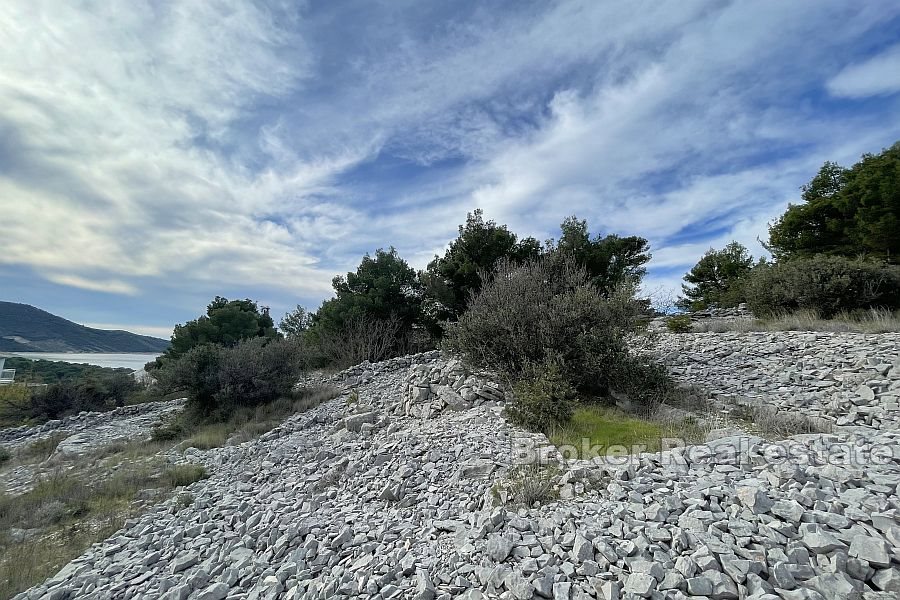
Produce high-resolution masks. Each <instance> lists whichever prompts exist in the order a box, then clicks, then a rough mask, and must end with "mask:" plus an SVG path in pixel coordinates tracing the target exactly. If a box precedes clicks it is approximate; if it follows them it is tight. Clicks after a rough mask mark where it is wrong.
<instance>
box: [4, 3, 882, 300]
mask: <svg viewBox="0 0 900 600" xmlns="http://www.w3.org/2000/svg"><path fill="white" fill-rule="evenodd" d="M290 4H291V3H284V5H283V6H289V5H290ZM272 6H279V5H277V4H271V5H269V6H268V7H263V6H262V5H260V4H257V3H249V2H242V1H240V0H220V1H218V2H206V1H203V0H193V1H186V2H179V3H176V4H174V5H160V4H158V3H155V2H150V1H149V0H147V1H144V2H125V1H124V0H120V2H118V3H97V4H94V3H90V2H88V3H86V4H75V3H65V4H60V3H55V2H50V1H49V0H48V1H45V2H38V1H31V0H20V1H8V2H3V3H0V42H2V43H3V46H4V49H5V51H4V53H3V54H2V55H0V103H2V105H3V107H4V110H3V113H2V114H0V203H2V204H3V206H2V217H3V219H4V232H5V234H4V236H3V237H0V263H3V262H5V263H7V264H12V265H28V266H30V267H32V268H33V269H34V270H35V271H37V272H39V273H43V274H44V275H45V277H47V278H48V279H51V280H53V281H60V277H61V275H60V274H63V275H62V276H63V277H65V278H66V279H65V280H64V281H65V282H66V285H73V286H75V287H80V288H88V289H94V290H104V291H108V292H112V293H135V292H138V293H147V292H148V291H156V292H157V293H159V294H168V293H169V292H170V291H175V290H182V289H189V290H190V291H191V294H193V295H194V296H202V295H203V294H206V293H207V292H208V291H209V290H212V291H214V292H215V291H218V290H219V289H220V288H221V287H222V286H228V287H229V289H239V290H254V293H255V290H259V291H260V294H262V295H266V296H267V297H268V299H269V301H270V303H271V305H272V306H291V305H293V304H294V303H295V301H294V298H296V297H303V298H310V299H316V298H318V299H321V298H322V297H324V296H327V295H328V294H329V292H330V280H331V277H332V276H333V275H334V274H336V273H338V272H342V271H345V270H347V269H352V268H355V266H356V264H357V263H358V260H359V256H360V254H361V253H362V252H363V251H367V250H368V251H371V250H374V249H375V248H377V247H386V246H388V245H390V244H394V245H396V246H397V247H398V249H399V250H400V252H401V255H403V256H404V257H406V258H407V259H408V260H409V261H410V262H411V263H412V264H413V265H415V266H417V267H423V266H424V265H425V264H426V263H427V262H428V260H430V258H431V256H432V254H433V253H434V252H436V251H439V250H440V249H441V248H442V247H443V246H444V244H445V243H446V242H447V240H448V239H449V238H451V237H452V236H453V235H454V233H455V231H456V226H457V224H458V223H460V222H461V221H462V220H463V219H464V217H465V213H466V212H467V211H469V210H472V209H473V208H476V207H482V208H484V209H485V210H486V215H487V217H488V218H495V219H497V220H498V221H500V222H505V223H508V224H509V225H510V226H511V228H512V229H513V230H514V231H517V232H519V233H521V234H523V235H535V236H537V237H539V238H541V239H543V238H545V237H547V236H550V235H555V234H556V233H557V231H556V228H557V225H558V223H559V222H560V221H561V220H562V219H563V218H564V217H565V216H567V215H570V214H573V213H576V214H578V215H579V216H580V217H583V218H587V219H588V220H589V222H590V224H591V226H592V228H593V229H594V230H598V229H599V230H602V231H603V232H610V231H614V232H621V233H628V234H631V233H634V234H640V235H644V236H646V237H648V238H649V239H650V241H651V243H652V245H653V248H654V254H655V259H654V266H655V268H659V269H678V268H683V267H685V266H688V267H689V266H690V265H691V264H693V262H695V261H696V260H697V258H699V255H700V254H702V252H703V251H705V249H706V248H708V247H709V246H710V245H713V246H716V247H720V246H722V245H724V243H727V241H730V240H731V239H737V240H739V241H742V242H743V243H745V244H747V245H748V247H750V248H751V250H752V251H753V252H754V253H755V254H758V253H759V252H760V251H761V249H760V248H759V247H758V245H756V244H755V237H756V236H757V235H765V227H764V226H765V223H766V222H767V221H768V220H770V219H772V218H773V217H775V216H776V215H777V214H779V213H780V212H781V211H782V210H783V209H784V206H785V205H786V203H787V202H788V201H790V200H792V199H795V197H796V195H797V188H798V187H799V185H801V184H802V183H803V182H805V181H807V180H808V179H809V178H810V176H811V175H812V174H813V173H814V172H815V170H816V169H817V168H818V166H819V165H821V163H822V162H823V161H824V160H826V159H835V160H847V158H848V157H849V158H850V159H851V160H852V159H854V158H855V157H857V156H858V155H859V154H860V153H862V152H864V151H871V150H877V149H878V148H879V147H881V146H882V145H885V144H886V143H890V142H892V141H893V140H894V139H896V136H898V135H900V123H883V122H882V120H880V119H876V118H871V119H867V118H866V117H865V116H864V115H850V116H847V115H841V116H838V117H832V116H831V115H827V114H823V113H819V112H817V111H816V110H815V109H814V108H810V107H809V106H808V105H807V104H805V103H804V102H798V101H797V98H798V97H802V96H803V94H806V93H808V92H809V90H815V89H821V87H822V85H823V82H824V81H826V80H827V79H828V77H830V76H831V75H832V74H833V71H832V70H830V69H831V67H830V64H831V63H830V62H829V61H830V59H829V57H830V56H833V55H834V54H835V53H838V52H842V53H844V54H846V55H848V56H852V55H853V53H852V52H848V49H852V47H853V45H854V44H856V43H858V41H859V40H860V39H861V38H862V36H865V35H868V34H869V32H870V31H871V30H872V29H873V28H877V27H879V26H881V24H882V23H884V22H886V19H889V18H891V17H892V16H893V15H896V14H897V12H898V10H900V8H893V7H888V6H880V7H875V6H861V7H858V6H850V5H847V4H846V3H842V2H815V3H813V2H802V1H798V2H789V3H785V2H779V1H774V0H773V1H770V2H762V3H753V4H748V3H739V2H734V3H726V4H717V5H710V4H708V3H705V2H700V1H688V2H681V3H677V4H675V3H658V2H644V3H597V2H590V1H584V2H581V1H571V2H562V3H555V4H553V5H549V4H547V5H542V7H541V8H539V9H537V10H528V11H513V12H510V13H506V14H504V13H499V12H498V13H494V12H492V11H493V8H490V7H482V8H479V9H478V10H475V11H474V13H473V14H472V15H471V16H469V17H463V16H461V13H460V14H457V11H452V14H448V13H445V12H441V11H442V10H444V9H443V7H442V5H440V3H438V4H436V5H423V4H420V3H412V4H411V5H410V6H408V7H407V8H408V9H409V10H404V11H396V10H389V11H383V10H380V9H378V8H372V9H371V10H370V11H366V15H365V18H366V26H365V27H362V25H361V23H360V21H359V20H360V18H361V17H360V15H359V14H358V13H359V11H358V7H356V6H352V5H343V4H340V3H326V4H324V5H320V6H317V7H315V8H316V10H315V11H307V9H308V8H309V7H307V6H306V5H303V9H302V10H304V11H307V12H308V13H309V14H299V13H291V12H288V13H285V12H284V11H283V10H280V9H279V10H278V11H276V10H274V9H271V7H272ZM310 6H312V5H310ZM423 11H424V12H425V13H428V14H431V13H432V12H438V13H440V16H439V18H437V19H435V21H434V22H432V21H425V22H420V21H417V20H416V19H417V18H419V17H414V16H410V15H420V13H421V12H423ZM833 24H840V27H830V26H831V25H833ZM342 27H349V28H350V29H342ZM821 30H829V31H831V32H832V34H831V35H830V36H829V37H828V39H827V40H824V41H822V42H821V43H816V44H811V43H809V42H808V40H809V39H810V36H811V35H812V34H813V33H815V32H818V31H821ZM866 64H868V63H865V64H860V65H856V66H854V67H848V69H847V70H846V71H845V73H850V75H846V76H845V75H844V73H842V74H841V75H839V76H838V77H836V78H835V79H833V80H832V82H831V84H830V87H829V89H832V88H833V87H834V85H837V84H835V83H834V82H835V81H838V83H839V84H840V80H841V77H842V76H843V77H844V79H846V81H845V82H844V83H843V84H841V85H844V88H842V89H845V90H847V89H856V90H859V89H863V88H864V87H865V86H863V85H862V84H860V82H864V81H866V79H865V78H864V77H862V76H861V75H855V76H853V77H851V75H852V74H853V72H854V71H853V69H857V70H858V71H859V72H860V73H863V74H865V73H867V72H868V71H867V70H866V69H867V68H868V67H866ZM847 82H850V83H847ZM850 84H852V85H850ZM854 86H856V87H854ZM838 88H840V85H838ZM832 91H833V90H832ZM381 158H387V160H386V161H384V163H382V162H380V161H379V159H381ZM450 160H453V161H456V162H455V163H454V164H452V165H450V166H446V165H445V164H444V162H442V161H445V162H450ZM395 162H400V163H403V164H404V165H406V164H407V163H408V162H411V163H415V164H418V165H431V166H432V167H433V170H431V171H428V173H427V174H422V172H420V171H416V170H410V171H404V170H403V169H398V170H397V172H396V173H394V172H393V171H391V169H393V168H395V164H394V163H395ZM381 167H384V169H385V171H387V172H388V173H389V174H388V175H382V171H380V170H379V168H381ZM373 173H374V175H373ZM410 173H411V174H410ZM654 277H655V276H654ZM667 277H668V276H667ZM52 278H55V279H52ZM651 281H652V278H651ZM669 283H671V282H669ZM90 286H93V287H90ZM198 290H200V291H198ZM240 293H247V294H250V293H251V292H250V291H247V292H243V291H242V292H240ZM195 300H196V297H192V301H195Z"/></svg>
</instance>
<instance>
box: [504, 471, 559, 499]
mask: <svg viewBox="0 0 900 600" xmlns="http://www.w3.org/2000/svg"><path fill="white" fill-rule="evenodd" d="M559 474H560V470H559V468H558V467H557V466H556V465H539V464H528V465H517V466H515V467H513V468H512V469H510V471H509V473H508V475H507V478H506V480H504V481H500V482H498V483H496V484H494V486H493V487H491V494H492V495H493V496H494V498H495V499H496V500H498V501H499V502H500V503H501V504H515V505H519V506H528V507H531V506H535V505H540V504H546V503H547V502H552V501H553V500H556V499H557V498H559V491H558V490H557V488H556V481H557V478H558V477H559Z"/></svg>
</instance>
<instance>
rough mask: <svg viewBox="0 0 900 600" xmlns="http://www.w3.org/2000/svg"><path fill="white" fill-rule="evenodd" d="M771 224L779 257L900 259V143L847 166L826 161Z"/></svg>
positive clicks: (772, 243) (773, 247) (772, 246)
mask: <svg viewBox="0 0 900 600" xmlns="http://www.w3.org/2000/svg"><path fill="white" fill-rule="evenodd" d="M802 192H803V193H802V199H803V202H802V203H801V204H796V205H795V204H792V205H790V206H788V209H787V211H786V212H785V213H784V214H783V215H782V216H781V217H780V218H779V219H778V220H777V221H775V222H774V223H772V224H770V226H769V242H768V245H767V248H768V249H769V251H771V252H772V255H773V256H774V257H775V258H776V260H784V259H792V258H800V257H811V256H814V255H816V254H827V255H831V256H845V257H849V258H853V257H857V256H867V257H870V258H876V259H880V260H885V261H888V262H891V263H894V264H896V263H898V262H900V258H898V257H900V142H898V143H896V144H894V145H893V146H891V147H890V148H888V149H886V150H883V151H882V152H881V153H880V154H865V155H863V156H862V159H861V160H860V161H859V162H858V163H856V164H855V165H853V167H851V168H849V169H846V168H844V167H841V166H840V165H838V164H836V163H833V162H826V163H825V164H824V165H823V166H822V168H821V169H819V172H818V174H816V176H815V177H813V179H812V180H811V181H810V182H809V183H808V184H807V185H805V186H803V188H802Z"/></svg>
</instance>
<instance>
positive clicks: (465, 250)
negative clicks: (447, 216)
mask: <svg viewBox="0 0 900 600" xmlns="http://www.w3.org/2000/svg"><path fill="white" fill-rule="evenodd" d="M540 253H541V244H540V242H538V241H537V240H536V239H534V238H531V237H528V238H523V239H522V240H519V239H518V237H517V236H516V234H515V233H513V232H511V231H509V229H507V227H506V225H497V223H495V222H494V221H485V220H484V212H483V211H482V210H481V209H476V210H475V211H474V212H472V213H469V214H468V215H467V216H466V223H465V225H460V226H459V236H458V237H457V238H456V239H455V240H453V242H451V243H450V247H449V248H448V249H447V251H446V252H445V253H444V256H442V257H438V256H435V257H434V260H432V261H431V263H429V264H428V268H427V270H426V272H425V273H423V275H422V280H423V282H424V284H425V288H426V290H427V295H428V298H429V300H430V303H431V308H432V311H431V312H432V313H434V315H433V316H434V319H436V320H443V319H447V318H456V317H458V316H459V315H460V314H462V313H463V311H465V309H466V303H467V302H468V301H469V298H470V296H471V295H472V294H474V293H476V292H478V290H480V289H481V284H482V281H481V275H480V273H481V272H484V271H491V270H493V269H494V267H495V266H496V264H497V262H498V261H499V260H500V259H501V258H509V259H510V260H512V261H514V262H523V261H525V260H527V259H530V258H535V257H537V256H538V255H540Z"/></svg>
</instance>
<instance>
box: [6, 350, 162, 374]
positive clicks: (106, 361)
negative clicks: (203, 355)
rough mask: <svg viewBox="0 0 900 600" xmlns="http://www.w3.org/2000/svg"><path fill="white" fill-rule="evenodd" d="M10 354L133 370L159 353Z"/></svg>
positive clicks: (136, 369)
mask: <svg viewBox="0 0 900 600" xmlns="http://www.w3.org/2000/svg"><path fill="white" fill-rule="evenodd" d="M12 354H13V356H20V357H22V358H31V359H35V360H36V359H43V360H60V361H63V362H67V363H79V364H85V363H86V364H89V365H96V366H98V367H124V368H126V369H132V370H133V371H138V370H140V369H143V368H144V365H145V364H147V363H148V362H150V361H151V360H154V359H155V358H156V357H157V356H159V354H145V353H140V352H126V353H122V354H107V353H102V352H89V353H75V352H61V353H53V352H13V353H12Z"/></svg>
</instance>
